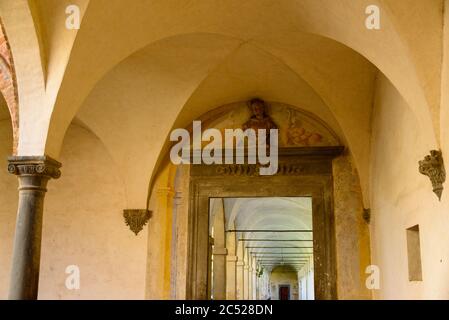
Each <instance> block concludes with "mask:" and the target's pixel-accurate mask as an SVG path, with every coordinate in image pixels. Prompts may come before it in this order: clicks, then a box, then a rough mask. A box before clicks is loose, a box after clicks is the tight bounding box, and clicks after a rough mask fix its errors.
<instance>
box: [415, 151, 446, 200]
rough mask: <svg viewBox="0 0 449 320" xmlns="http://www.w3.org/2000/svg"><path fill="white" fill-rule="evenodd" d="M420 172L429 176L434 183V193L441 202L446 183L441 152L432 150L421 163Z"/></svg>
mask: <svg viewBox="0 0 449 320" xmlns="http://www.w3.org/2000/svg"><path fill="white" fill-rule="evenodd" d="M419 172H420V173H422V174H424V175H426V176H428V177H429V179H430V182H431V183H432V187H433V192H435V194H436V195H437V196H438V199H439V200H441V194H442V192H443V183H444V181H446V171H445V169H444V162H443V156H442V154H441V151H439V150H431V151H430V155H427V156H426V157H425V158H424V160H421V161H419Z"/></svg>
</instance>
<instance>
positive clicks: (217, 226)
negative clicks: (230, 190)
mask: <svg viewBox="0 0 449 320" xmlns="http://www.w3.org/2000/svg"><path fill="white" fill-rule="evenodd" d="M215 201H216V202H215V203H214V204H213V205H212V206H213V207H214V210H215V212H214V247H213V251H212V254H213V256H214V257H213V261H214V262H213V285H214V287H213V296H214V300H225V299H226V255H227V254H228V250H227V249H226V237H225V221H224V220H225V217H224V205H223V199H215Z"/></svg>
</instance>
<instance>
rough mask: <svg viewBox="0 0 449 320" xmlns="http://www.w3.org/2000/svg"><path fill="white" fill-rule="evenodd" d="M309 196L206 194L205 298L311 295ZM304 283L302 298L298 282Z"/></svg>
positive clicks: (292, 297) (239, 298)
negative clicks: (283, 291)
mask: <svg viewBox="0 0 449 320" xmlns="http://www.w3.org/2000/svg"><path fill="white" fill-rule="evenodd" d="M312 221H313V219H312V198H311V197H250V198H246V197H245V198H211V199H210V202H209V236H210V239H211V242H210V243H211V245H210V247H209V251H210V254H209V257H210V261H209V273H210V275H209V278H208V279H209V280H208V292H209V296H210V298H211V299H217V298H218V299H220V300H224V299H226V300H236V299H237V300H243V299H249V300H268V299H272V300H277V299H279V296H278V294H277V293H278V292H277V289H275V290H273V291H271V290H270V288H271V287H273V286H274V287H275V288H277V287H278V286H280V285H289V288H292V291H291V292H290V291H289V299H290V300H297V299H299V297H300V296H301V298H302V299H308V300H311V299H313V295H311V294H310V291H313V286H314V283H313V277H311V274H313V261H314V258H313V223H312ZM300 282H307V286H308V287H309V293H308V295H307V296H306V297H304V296H302V295H301V294H300V291H299V283H300Z"/></svg>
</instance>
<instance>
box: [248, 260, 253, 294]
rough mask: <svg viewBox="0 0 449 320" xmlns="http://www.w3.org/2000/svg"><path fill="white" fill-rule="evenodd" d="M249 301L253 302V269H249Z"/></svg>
mask: <svg viewBox="0 0 449 320" xmlns="http://www.w3.org/2000/svg"><path fill="white" fill-rule="evenodd" d="M248 300H253V268H252V266H249V268H248Z"/></svg>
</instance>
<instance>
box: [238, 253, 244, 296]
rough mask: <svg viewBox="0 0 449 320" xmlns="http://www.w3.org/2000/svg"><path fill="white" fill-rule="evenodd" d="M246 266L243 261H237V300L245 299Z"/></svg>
mask: <svg viewBox="0 0 449 320" xmlns="http://www.w3.org/2000/svg"><path fill="white" fill-rule="evenodd" d="M244 266H245V263H244V262H243V261H237V300H243V299H244V290H245V289H244V280H243V278H244V272H243V271H244V269H243V268H244Z"/></svg>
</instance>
